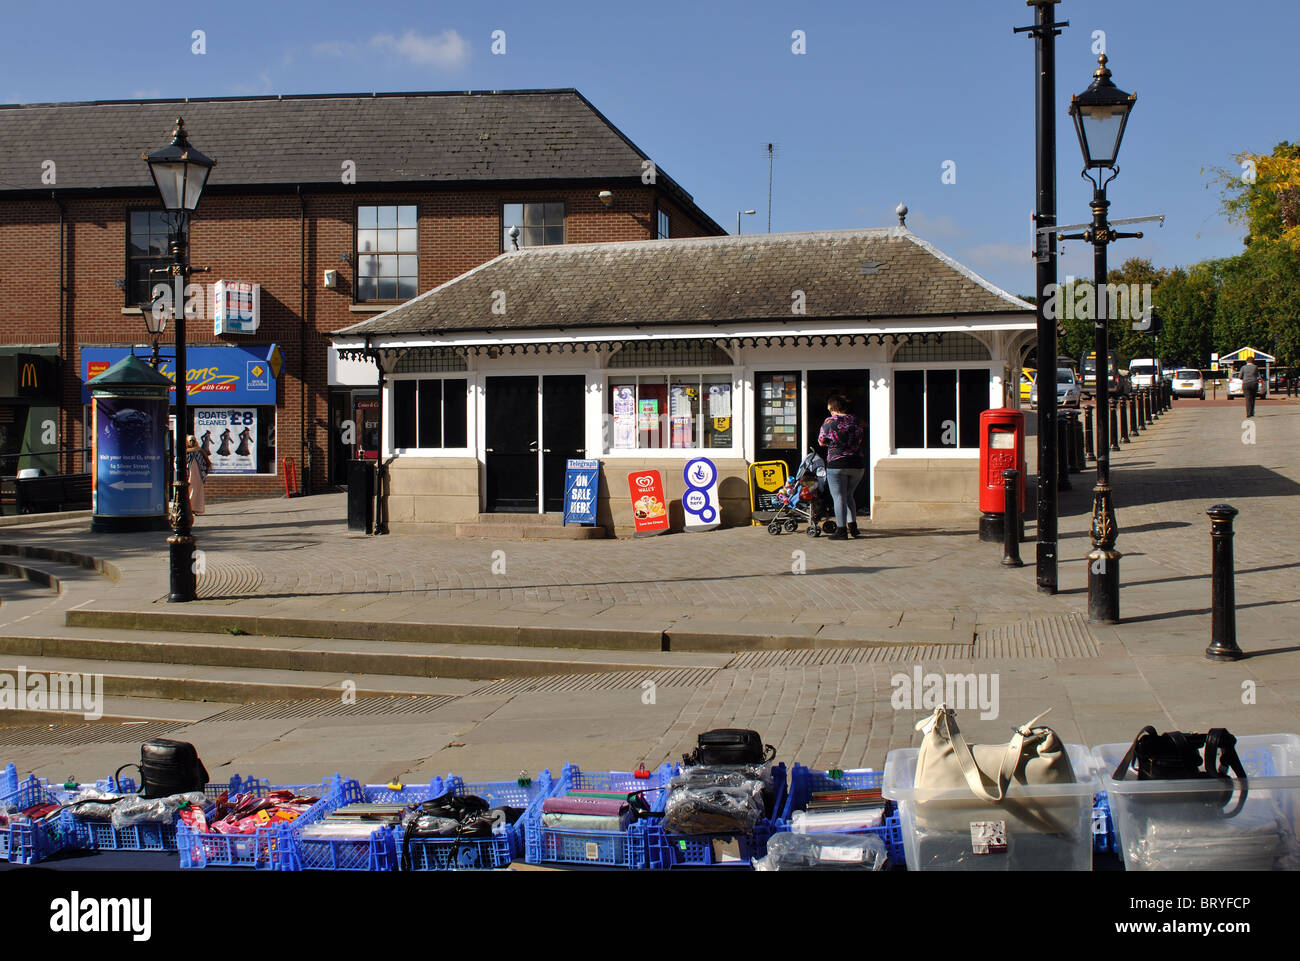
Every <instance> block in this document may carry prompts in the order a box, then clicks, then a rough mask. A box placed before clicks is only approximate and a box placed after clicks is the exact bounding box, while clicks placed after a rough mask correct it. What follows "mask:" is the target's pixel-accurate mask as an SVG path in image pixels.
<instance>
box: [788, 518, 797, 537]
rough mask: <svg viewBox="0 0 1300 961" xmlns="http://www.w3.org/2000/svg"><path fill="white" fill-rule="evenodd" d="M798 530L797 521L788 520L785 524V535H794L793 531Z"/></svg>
mask: <svg viewBox="0 0 1300 961" xmlns="http://www.w3.org/2000/svg"><path fill="white" fill-rule="evenodd" d="M798 529H799V522H798V521H796V520H788V521H786V522H785V532H786V533H787V534H793V533H794V532H795V531H797V530H798Z"/></svg>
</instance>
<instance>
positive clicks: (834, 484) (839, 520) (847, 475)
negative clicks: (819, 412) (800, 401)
mask: <svg viewBox="0 0 1300 961" xmlns="http://www.w3.org/2000/svg"><path fill="white" fill-rule="evenodd" d="M826 410H827V411H828V412H829V413H830V416H829V417H827V418H826V420H825V421H824V422H823V423H822V429H821V431H820V432H819V433H818V434H817V443H819V444H821V445H822V446H823V447H825V448H826V483H827V486H829V487H830V489H831V500H833V501H834V502H835V533H834V534H832V535H831V540H833V541H843V540H847V539H848V538H849V536H850V535H852V536H853V537H857V536H858V505H857V502H856V501H854V499H853V491H854V490H855V489H856V488H857V486H858V484H859V483H861V481H862V477H863V475H864V474H865V473H866V472H867V461H866V458H865V457H864V456H863V454H862V439H863V437H864V436H865V435H866V431H864V430H863V427H862V421H860V420H858V419H857V418H856V417H854V416H853V415H852V414H850V413H849V401H848V398H846V397H844V396H843V395H842V394H832V395H831V396H830V397H829V398H827V400H826Z"/></svg>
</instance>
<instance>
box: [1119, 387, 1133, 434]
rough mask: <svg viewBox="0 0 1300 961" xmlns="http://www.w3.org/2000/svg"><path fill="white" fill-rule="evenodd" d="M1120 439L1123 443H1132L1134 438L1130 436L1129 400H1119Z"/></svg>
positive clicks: (1124, 398) (1122, 398)
mask: <svg viewBox="0 0 1300 961" xmlns="http://www.w3.org/2000/svg"><path fill="white" fill-rule="evenodd" d="M1119 439H1120V441H1121V442H1122V443H1125V444H1129V443H1132V441H1133V438H1131V437H1129V435H1128V398H1127V397H1121V398H1120V399H1119Z"/></svg>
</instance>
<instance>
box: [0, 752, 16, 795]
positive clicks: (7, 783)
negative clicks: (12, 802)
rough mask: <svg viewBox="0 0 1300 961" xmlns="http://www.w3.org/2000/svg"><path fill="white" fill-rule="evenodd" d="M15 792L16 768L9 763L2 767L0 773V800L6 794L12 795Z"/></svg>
mask: <svg viewBox="0 0 1300 961" xmlns="http://www.w3.org/2000/svg"><path fill="white" fill-rule="evenodd" d="M17 790H18V768H17V767H15V766H14V763H13V762H12V761H10V762H9V763H8V764H6V765H5V766H4V770H3V771H0V798H3V797H4V796H5V795H6V794H13V793H14V791H17Z"/></svg>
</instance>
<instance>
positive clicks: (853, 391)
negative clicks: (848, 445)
mask: <svg viewBox="0 0 1300 961" xmlns="http://www.w3.org/2000/svg"><path fill="white" fill-rule="evenodd" d="M870 379H871V374H870V372H869V371H866V370H810V371H808V433H807V439H806V441H805V443H804V450H805V451H806V450H807V449H808V447H809V446H814V447H817V453H819V454H821V455H822V457H825V456H826V448H824V447H821V446H820V445H818V444H817V434H818V433H819V432H820V431H821V426H822V423H823V422H824V421H825V420H826V418H827V416H828V414H827V411H826V401H827V399H828V398H829V397H830V396H831V395H832V394H842V395H843V396H844V397H847V398H848V401H849V413H850V414H852V415H853V416H854V417H856V418H857V419H858V420H860V421H861V422H862V427H863V435H862V452H863V459H864V462H865V460H866V456H867V452H868V451H870V450H871V420H870V418H869V417H868V416H867V412H868V409H869V408H868V405H867V391H868V387H869V382H870ZM867 466H870V465H869V464H868V465H867ZM870 490H871V471H870V470H868V471H866V472H865V473H864V474H863V475H862V483H860V484H859V485H858V486H857V488H856V489H855V490H854V492H853V499H854V500H855V501H856V502H857V505H858V513H859V514H869V513H870V512H871V498H870V496H869V494H870Z"/></svg>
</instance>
